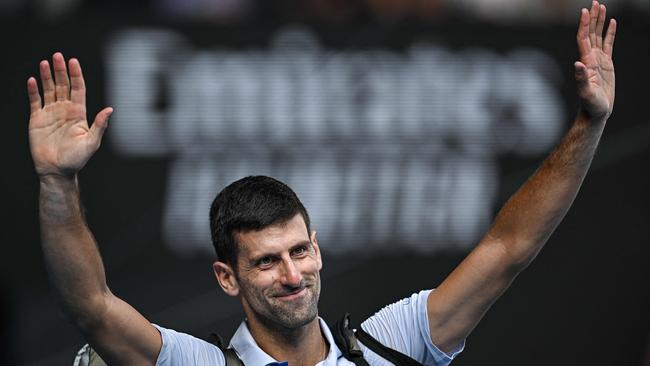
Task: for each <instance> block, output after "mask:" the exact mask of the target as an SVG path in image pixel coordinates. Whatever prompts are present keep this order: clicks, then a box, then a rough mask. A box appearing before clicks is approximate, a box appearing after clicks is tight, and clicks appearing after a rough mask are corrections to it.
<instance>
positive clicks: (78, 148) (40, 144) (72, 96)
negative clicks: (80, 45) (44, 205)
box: [27, 52, 113, 177]
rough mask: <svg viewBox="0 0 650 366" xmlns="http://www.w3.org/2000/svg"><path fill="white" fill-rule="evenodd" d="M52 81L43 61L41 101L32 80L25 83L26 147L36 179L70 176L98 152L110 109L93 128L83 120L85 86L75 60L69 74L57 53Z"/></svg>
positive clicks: (104, 111) (96, 119)
mask: <svg viewBox="0 0 650 366" xmlns="http://www.w3.org/2000/svg"><path fill="white" fill-rule="evenodd" d="M52 64H53V66H54V78H52V73H51V71H50V65H49V63H48V62H47V61H46V60H43V61H41V63H40V74H41V84H42V87H43V98H41V95H40V93H39V90H38V85H37V83H36V79H35V78H34V77H30V78H29V80H27V92H28V94H29V103H30V110H31V113H30V117H29V144H30V149H31V153H32V159H33V160H34V166H35V168H36V173H37V174H38V175H39V177H44V176H47V175H59V176H65V177H73V176H74V175H75V174H76V173H77V172H78V171H79V170H81V168H83V167H84V165H86V162H87V161H88V159H90V157H91V156H92V155H93V154H94V153H95V151H97V149H98V148H99V145H100V143H101V139H102V136H103V134H104V131H105V130H106V127H107V123H108V117H109V116H110V115H111V113H113V109H112V108H110V107H109V108H104V109H103V110H102V111H101V112H99V113H98V114H97V116H96V117H95V121H94V122H93V124H92V126H88V121H87V120H86V86H85V84H84V78H83V75H82V73H81V66H80V65H79V61H78V60H77V59H74V58H73V59H70V61H69V62H68V65H69V74H70V76H69V77H68V70H67V69H66V62H65V59H64V58H63V55H62V54H61V53H59V52H57V53H55V54H54V56H53V57H52Z"/></svg>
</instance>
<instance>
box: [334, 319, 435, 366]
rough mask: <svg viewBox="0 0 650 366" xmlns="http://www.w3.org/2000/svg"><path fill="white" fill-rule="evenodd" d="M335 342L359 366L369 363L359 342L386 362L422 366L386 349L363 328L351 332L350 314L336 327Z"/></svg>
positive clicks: (405, 365) (398, 365) (400, 365)
mask: <svg viewBox="0 0 650 366" xmlns="http://www.w3.org/2000/svg"><path fill="white" fill-rule="evenodd" d="M333 336H334V341H335V342H336V345H337V346H339V348H340V349H341V352H343V355H344V356H345V358H347V359H348V360H350V361H352V362H353V363H354V364H355V365H357V366H368V362H367V361H366V360H365V359H364V358H363V352H362V351H361V348H360V347H359V341H361V343H363V345H364V346H366V347H368V349H370V350H371V351H373V352H375V353H376V354H378V355H379V356H381V357H383V358H384V359H385V360H387V361H390V362H392V363H393V364H394V365H397V366H422V364H421V363H419V362H417V361H416V360H414V359H412V358H411V357H409V356H407V355H405V354H403V353H401V352H399V351H396V350H394V349H392V348H390V347H386V346H384V345H383V344H381V343H380V342H379V341H378V340H376V339H375V338H373V337H372V336H371V335H370V334H368V333H366V332H365V331H364V330H363V329H361V327H359V329H356V330H355V331H354V332H353V331H352V330H350V314H348V313H346V314H345V315H344V316H343V318H342V319H341V320H339V321H338V322H336V324H335V325H334V333H333Z"/></svg>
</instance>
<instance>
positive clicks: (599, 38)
mask: <svg viewBox="0 0 650 366" xmlns="http://www.w3.org/2000/svg"><path fill="white" fill-rule="evenodd" d="M606 15H607V8H606V7H605V5H602V4H601V5H600V11H599V12H598V22H597V23H596V47H598V48H603V28H604V27H605V17H606Z"/></svg>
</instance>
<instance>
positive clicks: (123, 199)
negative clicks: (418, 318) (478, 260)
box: [0, 0, 650, 366]
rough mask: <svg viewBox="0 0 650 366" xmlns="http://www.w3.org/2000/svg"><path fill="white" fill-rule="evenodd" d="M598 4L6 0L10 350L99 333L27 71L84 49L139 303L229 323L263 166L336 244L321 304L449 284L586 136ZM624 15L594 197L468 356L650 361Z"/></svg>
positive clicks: (98, 229)
mask: <svg viewBox="0 0 650 366" xmlns="http://www.w3.org/2000/svg"><path fill="white" fill-rule="evenodd" d="M589 5H590V4H589V3H588V2H586V1H574V0H571V1H559V0H462V1H450V0H408V1H406V0H405V1H387V0H359V1H356V0H355V1H352V0H348V1H339V0H303V1H295V0H267V1H257V0H184V1H181V0H149V1H124V0H114V1H102V0H86V1H84V0H29V1H26V0H3V1H1V2H0V24H1V25H0V27H1V28H2V32H1V34H2V36H1V37H2V45H3V46H4V48H5V50H6V51H5V56H4V57H2V58H0V67H1V69H0V70H1V72H2V77H3V80H4V88H2V90H1V91H0V93H1V98H0V100H2V102H1V103H2V104H1V105H2V113H3V120H4V121H3V133H2V144H1V145H0V146H1V148H2V154H1V155H0V156H2V164H3V166H5V170H4V171H5V174H2V175H1V178H0V182H2V187H3V192H5V194H4V198H3V204H2V210H1V212H0V214H1V215H2V217H1V218H2V221H1V222H2V226H1V229H0V235H1V243H2V246H3V250H2V255H0V344H2V345H3V347H4V350H3V352H0V364H2V365H30V366H36V365H71V364H72V360H73V357H74V354H75V352H76V350H77V349H78V348H79V347H81V345H82V344H83V343H85V342H84V341H83V339H82V337H81V336H80V335H79V333H78V332H77V331H76V330H75V329H74V328H73V327H72V326H71V325H70V324H69V323H68V321H67V320H66V318H65V316H64V314H63V313H62V312H61V311H60V309H59V308H58V307H57V299H56V296H55V294H54V293H53V291H52V289H51V287H50V285H49V283H48V280H47V276H46V273H45V269H44V264H43V260H42V256H41V253H40V243H39V241H40V239H39V228H38V217H37V198H38V181H37V178H36V176H35V174H34V172H33V167H32V162H31V160H30V155H29V147H28V140H27V121H28V103H27V96H26V92H25V82H26V80H27V78H28V77H29V76H31V75H35V73H36V72H37V65H38V62H39V61H40V60H42V59H46V58H50V57H51V55H52V53H54V52H55V51H62V52H63V53H64V55H65V56H67V57H77V58H79V60H80V61H81V64H82V67H83V69H84V74H85V77H86V84H87V87H88V111H89V115H90V117H89V119H92V116H93V115H94V113H96V112H97V111H99V109H100V108H101V107H103V106H107V105H110V106H113V107H114V108H115V113H114V115H113V117H112V118H111V122H110V128H109V130H108V132H107V134H106V136H105V140H104V144H103V145H102V148H101V149H100V151H99V152H98V153H97V154H96V155H95V156H94V157H93V159H91V161H90V162H89V164H88V165H87V166H86V168H85V169H84V170H83V171H82V173H81V175H80V181H81V186H82V196H83V201H84V203H85V207H86V209H87V218H88V221H89V225H90V227H91V229H92V230H93V232H94V234H95V236H96V238H97V240H98V242H99V246H100V249H101V252H102V255H103V258H104V261H105V265H106V268H107V276H108V280H109V284H110V286H111V288H112V290H113V292H115V293H116V294H117V295H118V296H120V297H122V298H123V299H125V300H126V301H128V302H129V303H131V304H132V305H133V306H134V307H135V308H137V309H138V310H140V311H141V312H142V313H143V314H144V315H145V316H146V317H147V318H148V319H150V320H151V321H152V322H155V323H157V324H160V325H163V326H166V327H172V328H175V329H177V330H181V331H185V332H189V333H191V334H193V335H196V336H198V337H206V336H207V335H208V334H209V333H210V332H212V331H217V332H219V333H220V334H221V335H222V336H223V337H224V338H226V339H228V338H229V337H230V336H231V335H232V333H233V332H234V330H235V329H236V327H237V326H238V324H239V322H240V321H241V318H242V313H241V310H240V309H239V304H238V303H237V301H236V300H234V299H230V298H227V296H226V295H224V294H223V293H222V292H221V290H220V289H219V288H218V286H217V285H216V282H215V281H214V280H213V276H212V272H211V262H212V261H213V260H214V254H213V251H212V246H211V243H210V239H209V230H208V217H207V216H208V209H209V205H210V203H211V201H212V198H213V197H214V195H215V194H216V193H217V192H218V191H219V190H220V189H221V188H223V187H224V186H225V185H227V184H228V183H230V182H232V181H234V180H235V179H238V178H240V177H243V176H245V175H250V174H267V175H272V176H275V177H277V178H279V179H281V180H284V181H285V182H287V183H289V185H291V186H292V187H293V188H294V189H295V190H296V191H297V192H298V194H299V196H300V197H301V198H302V200H303V202H304V203H305V205H306V206H307V208H308V210H309V211H310V214H311V215H312V221H313V225H314V228H315V229H316V230H317V231H318V235H319V242H320V244H321V248H322V250H323V252H324V256H325V257H324V260H325V265H324V270H323V274H322V277H323V290H322V296H321V306H320V310H321V315H322V316H323V317H324V318H325V319H326V320H328V321H329V322H331V323H333V322H334V321H335V320H336V319H338V318H339V317H340V316H341V315H342V314H343V313H345V312H350V313H352V314H353V320H354V319H356V321H357V322H360V321H361V320H363V319H365V318H366V317H367V316H369V315H372V314H373V313H374V312H375V311H377V310H378V309H380V308H381V307H382V306H383V305H385V304H388V303H391V302H394V301H396V300H398V299H400V298H403V297H405V296H408V295H409V294H411V293H413V292H416V291H419V290H420V289H424V288H432V287H435V286H437V285H438V284H439V283H440V282H441V281H442V280H443V279H444V278H445V276H446V275H447V274H448V273H449V272H450V271H451V270H452V269H453V268H454V267H455V266H456V265H457V264H458V263H459V262H460V261H461V260H462V258H463V257H464V256H465V255H466V254H467V253H468V252H469V251H470V250H471V249H472V247H473V246H474V245H475V244H476V243H477V241H478V240H480V238H481V236H482V234H483V233H484V232H485V230H487V228H488V227H489V224H490V222H491V220H492V218H493V217H494V215H495V214H496V212H497V211H498V209H499V207H501V205H502V204H503V203H504V202H505V200H506V199H507V198H508V197H509V196H510V195H511V194H512V193H513V192H514V191H515V190H516V189H517V187H518V186H519V185H521V184H522V183H523V182H524V181H525V179H526V178H527V177H528V176H529V175H530V174H531V173H533V172H534V170H535V168H536V167H537V165H538V164H539V163H540V162H541V160H542V159H543V158H544V157H545V156H546V154H547V153H548V152H549V151H550V150H551V149H552V148H553V147H554V146H555V145H556V144H557V142H558V141H559V138H560V137H561V136H562V134H563V133H564V132H565V131H566V130H567V129H568V128H569V126H570V122H571V121H572V119H573V116H574V115H575V112H576V109H577V101H576V97H575V87H574V82H573V62H574V61H575V59H576V47H575V29H576V24H577V19H578V14H579V10H580V8H581V7H588V6H589ZM607 6H608V15H613V16H614V17H616V18H617V20H618V22H619V33H618V37H617V40H616V45H615V65H616V68H617V75H616V76H617V99H616V106H615V110H614V114H613V116H612V117H611V119H610V120H609V123H608V127H607V129H606V131H605V134H604V136H603V139H602V141H601V144H600V147H599V150H598V153H597V155H596V158H595V160H594V163H593V166H592V169H591V171H590V173H589V175H588V176H587V179H586V181H585V183H584V185H583V187H582V190H581V192H580V194H579V196H578V198H577V199H576V201H575V203H574V205H573V208H572V209H571V211H570V212H569V214H568V215H567V217H566V218H565V220H564V221H563V223H562V224H561V225H560V227H559V228H558V229H557V231H556V232H555V234H554V235H553V236H552V237H551V238H550V240H549V242H548V244H547V246H546V248H545V249H544V250H543V251H542V252H541V253H540V255H539V256H538V258H537V259H536V261H535V262H534V263H533V264H532V265H531V267H530V268H529V269H527V270H526V271H525V272H524V273H523V274H522V275H520V276H519V278H518V279H517V281H516V282H515V283H514V284H513V286H512V288H511V289H510V290H509V291H508V292H506V294H505V295H504V296H503V297H502V298H501V299H500V300H499V301H498V302H497V303H496V304H495V306H494V307H493V309H492V310H491V311H490V312H489V313H488V314H487V316H486V317H485V319H484V320H483V321H482V323H481V324H480V325H479V326H478V327H477V329H476V330H475V331H474V333H473V334H472V335H471V336H470V337H469V339H468V341H467V347H466V350H465V352H463V353H462V354H461V355H460V356H459V358H458V359H457V360H456V361H455V362H454V365H477V364H493V363H494V362H496V361H492V360H495V359H498V360H500V362H499V363H500V364H503V365H549V364H553V365H650V353H649V346H650V312H649V309H650V266H649V264H650V260H649V259H650V245H649V244H650V239H648V238H649V237H650V225H649V224H650V194H649V193H648V192H649V191H650V178H648V174H646V170H647V169H648V162H649V161H650V160H649V159H650V122H649V120H648V117H647V116H648V113H647V111H645V110H643V108H645V107H647V106H648V105H650V98H649V97H648V94H649V93H648V88H647V85H649V83H650V77H649V76H648V74H649V73H648V71H647V67H648V65H650V47H649V46H648V45H649V43H648V39H649V37H650V22H649V21H650V1H647V0H616V1H611V2H609V3H607Z"/></svg>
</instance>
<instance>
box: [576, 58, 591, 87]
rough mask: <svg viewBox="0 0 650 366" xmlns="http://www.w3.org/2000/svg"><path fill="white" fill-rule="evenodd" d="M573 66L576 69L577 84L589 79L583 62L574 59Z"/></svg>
mask: <svg viewBox="0 0 650 366" xmlns="http://www.w3.org/2000/svg"><path fill="white" fill-rule="evenodd" d="M573 66H574V67H575V70H576V72H575V74H576V81H577V82H578V84H583V83H586V82H587V81H589V77H588V76H587V66H585V64H583V63H582V62H580V61H576V62H575V63H574V64H573Z"/></svg>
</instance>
